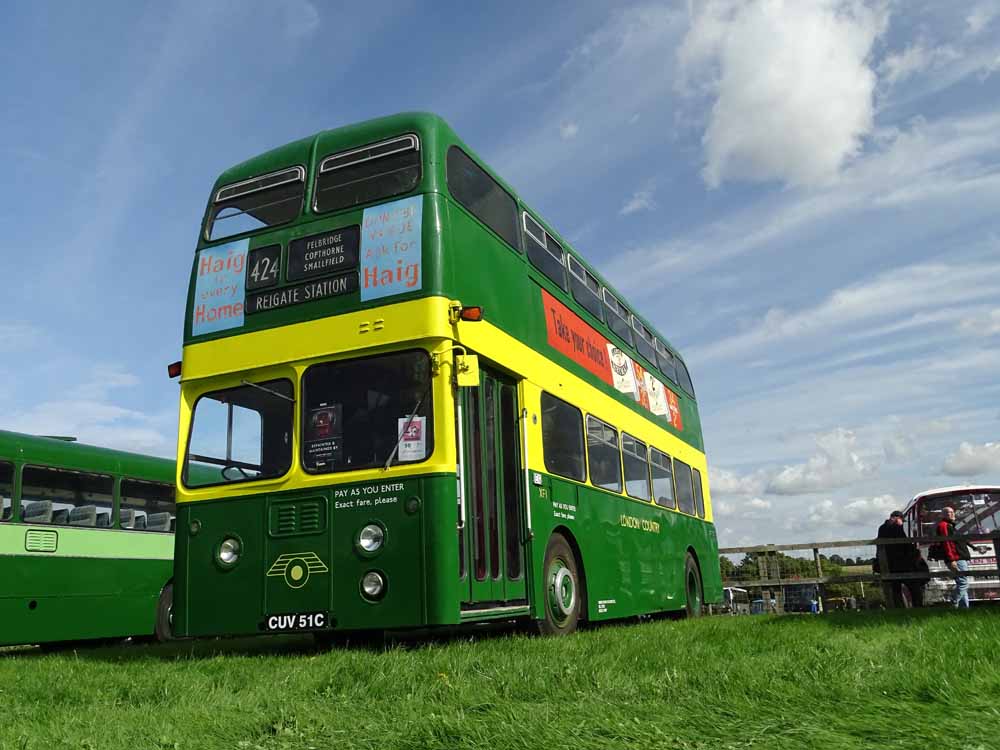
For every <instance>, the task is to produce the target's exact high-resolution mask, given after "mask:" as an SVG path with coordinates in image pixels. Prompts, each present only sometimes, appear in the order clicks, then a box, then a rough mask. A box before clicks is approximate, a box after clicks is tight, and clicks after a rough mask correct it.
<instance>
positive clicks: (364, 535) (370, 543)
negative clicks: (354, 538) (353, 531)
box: [358, 523, 385, 554]
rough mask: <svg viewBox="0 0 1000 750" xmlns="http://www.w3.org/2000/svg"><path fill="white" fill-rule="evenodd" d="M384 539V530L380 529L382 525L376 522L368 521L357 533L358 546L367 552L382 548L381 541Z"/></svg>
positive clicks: (370, 552)
mask: <svg viewBox="0 0 1000 750" xmlns="http://www.w3.org/2000/svg"><path fill="white" fill-rule="evenodd" d="M384 541H385V532H384V531H382V527H381V526H379V525H378V524H377V523H370V524H368V525H367V526H365V527H364V528H363V529H361V533H360V534H358V546H359V547H360V548H361V549H362V550H363V551H365V552H367V553H368V554H372V553H373V552H378V551H379V550H380V549H382V543H383V542H384Z"/></svg>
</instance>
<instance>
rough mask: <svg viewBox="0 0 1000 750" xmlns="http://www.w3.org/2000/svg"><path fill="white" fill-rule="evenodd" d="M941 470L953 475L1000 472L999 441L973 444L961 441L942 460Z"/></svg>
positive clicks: (962, 475) (967, 475) (964, 475)
mask: <svg viewBox="0 0 1000 750" xmlns="http://www.w3.org/2000/svg"><path fill="white" fill-rule="evenodd" d="M941 471H942V472H944V473H945V474H948V475H950V476H953V477H973V476H976V475H978V474H985V473H987V472H990V471H992V472H1000V443H985V444H983V445H973V444H972V443H966V442H963V443H962V444H961V445H959V446H958V450H957V451H955V452H954V453H952V454H951V455H949V456H948V457H947V458H945V460H944V465H943V466H942V467H941Z"/></svg>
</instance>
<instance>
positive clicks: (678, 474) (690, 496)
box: [674, 458, 694, 516]
mask: <svg viewBox="0 0 1000 750" xmlns="http://www.w3.org/2000/svg"><path fill="white" fill-rule="evenodd" d="M674 483H675V485H676V487H677V509H678V510H679V511H681V512H682V513H687V514H688V515H689V516H693V515H694V489H693V487H692V485H691V467H690V466H688V465H687V464H686V463H684V462H683V461H681V460H680V459H678V458H675V459H674Z"/></svg>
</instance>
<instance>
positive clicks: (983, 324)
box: [958, 308, 1000, 336]
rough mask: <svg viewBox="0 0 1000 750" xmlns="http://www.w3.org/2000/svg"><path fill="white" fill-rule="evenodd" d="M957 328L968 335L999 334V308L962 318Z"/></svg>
mask: <svg viewBox="0 0 1000 750" xmlns="http://www.w3.org/2000/svg"><path fill="white" fill-rule="evenodd" d="M958 330H959V331H960V332H961V333H964V334H967V335H970V336H996V335H998V334H1000V308H996V309H994V310H989V311H985V312H981V313H978V314H975V315H970V316H969V317H966V318H962V320H960V321H959V322H958Z"/></svg>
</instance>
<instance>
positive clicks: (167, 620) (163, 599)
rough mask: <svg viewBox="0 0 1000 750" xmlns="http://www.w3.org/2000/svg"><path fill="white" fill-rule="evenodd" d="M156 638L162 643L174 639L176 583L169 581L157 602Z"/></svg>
mask: <svg viewBox="0 0 1000 750" xmlns="http://www.w3.org/2000/svg"><path fill="white" fill-rule="evenodd" d="M155 635H156V640H158V641H159V642H160V643H165V642H167V641H172V640H173V639H174V584H172V583H168V584H167V585H166V586H164V587H163V591H161V592H160V598H159V599H158V600H157V602H156V631H155Z"/></svg>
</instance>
